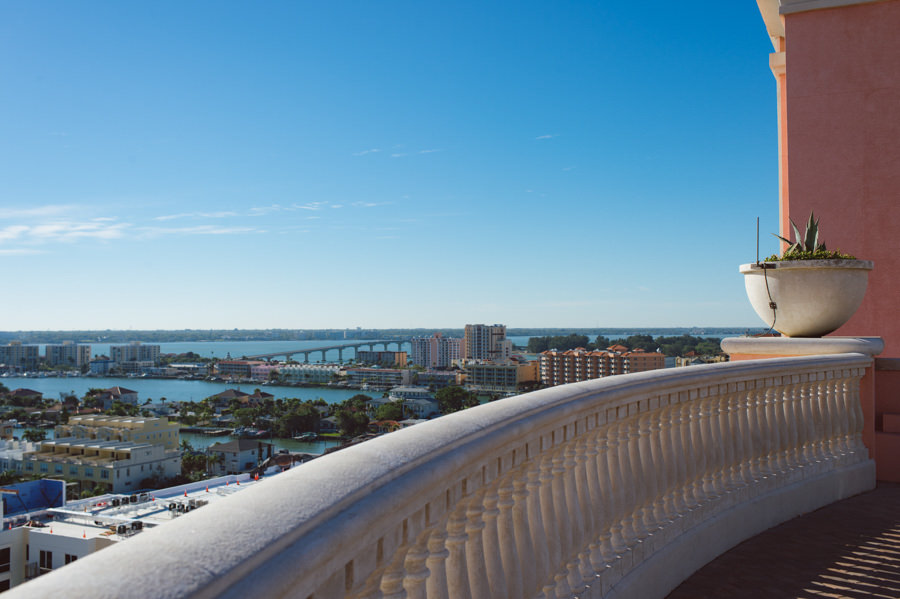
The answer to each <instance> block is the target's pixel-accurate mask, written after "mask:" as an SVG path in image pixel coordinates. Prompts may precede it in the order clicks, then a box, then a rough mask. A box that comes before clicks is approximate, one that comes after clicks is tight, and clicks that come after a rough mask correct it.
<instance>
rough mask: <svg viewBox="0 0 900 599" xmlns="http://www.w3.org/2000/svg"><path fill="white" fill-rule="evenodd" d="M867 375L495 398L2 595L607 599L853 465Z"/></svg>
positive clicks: (816, 365) (632, 383) (844, 360)
mask: <svg viewBox="0 0 900 599" xmlns="http://www.w3.org/2000/svg"><path fill="white" fill-rule="evenodd" d="M871 363H872V360H871V358H870V357H868V356H865V355H862V354H841V355H830V356H813V357H795V358H781V359H769V360H754V361H746V362H735V363H720V364H710V365H703V366H692V367H689V368H682V369H666V370H658V371H650V372H644V373H636V374H630V375H621V376H615V377H609V378H603V379H596V380H591V381H585V382H581V383H574V384H570V385H564V386H559V387H551V388H548V389H542V390H539V391H535V392H532V393H527V394H524V395H520V396H516V397H512V398H508V399H504V400H500V401H497V402H493V403H490V404H486V405H483V406H479V407H477V408H472V409H469V410H466V411H463V412H459V413H456V414H451V415H449V416H444V417H441V418H439V419H436V420H432V421H429V422H426V423H422V424H418V425H415V426H414V427H410V428H407V429H403V430H400V431H396V432H394V433H391V434H389V435H385V436H382V437H379V438H376V439H373V440H371V441H367V442H365V443H362V444H359V445H356V446H353V447H350V448H347V449H344V450H341V451H339V452H335V453H333V454H330V455H327V456H323V457H322V458H319V459H316V460H313V461H311V462H309V463H307V464H304V465H303V466H301V467H298V468H295V469H293V470H291V471H289V472H286V473H284V474H281V475H279V476H277V477H273V478H272V479H270V480H267V481H265V482H264V483H261V484H259V485H256V486H254V487H252V488H249V489H246V490H244V491H242V492H241V493H239V494H236V495H234V496H233V497H230V498H228V500H227V501H220V502H217V503H215V504H212V505H210V506H207V507H205V508H203V509H201V510H197V511H195V512H192V513H191V514H190V515H188V516H184V517H182V518H179V519H178V520H175V521H173V522H171V523H168V524H166V525H165V526H162V527H157V528H155V529H154V530H151V531H148V532H144V533H142V534H141V535H139V536H137V537H136V538H134V539H131V540H128V541H127V542H123V543H120V544H118V545H116V546H114V547H111V548H109V549H105V550H104V551H102V552H99V553H97V554H94V555H92V556H90V557H89V558H87V559H83V560H79V561H78V562H77V563H76V564H72V565H70V566H66V567H65V568H63V569H62V570H60V571H59V572H54V573H53V574H52V575H49V576H44V577H41V578H40V579H38V580H36V581H33V582H29V583H28V586H27V587H25V588H23V589H21V592H22V593H23V596H24V593H28V594H29V595H28V596H31V597H34V596H43V595H44V594H46V595H47V596H49V595H51V594H54V593H58V592H60V591H61V590H64V591H65V592H66V594H67V595H68V596H78V595H79V594H84V595H88V594H90V595H91V596H95V597H101V596H110V597H112V596H116V597H128V596H142V595H145V594H146V592H147V591H148V590H150V589H152V591H153V593H154V594H155V595H156V596H161V597H185V596H191V597H213V596H235V597H242V596H245V595H253V596H266V597H279V596H296V597H314V598H319V597H335V596H349V597H404V596H405V597H426V596H427V597H485V598H486V597H499V596H503V597H507V596H508V597H541V596H543V597H549V596H554V597H556V596H569V595H570V596H575V595H579V596H594V597H600V596H612V595H614V594H615V593H616V592H619V591H621V590H622V589H625V588H627V584H626V583H627V582H628V581H629V580H631V579H630V578H629V576H632V577H633V576H634V573H635V572H636V571H637V570H638V569H639V568H640V567H642V565H643V564H649V563H651V562H652V561H653V560H654V559H662V558H661V557H659V556H665V555H667V554H666V551H670V552H671V550H672V548H673V547H678V546H679V545H678V543H681V542H683V539H684V538H686V537H688V536H690V535H695V536H696V535H697V534H699V533H698V531H700V532H702V531H703V530H704V529H703V527H704V526H707V525H708V523H709V522H710V521H712V520H714V518H713V517H714V516H717V515H718V516H719V517H722V515H723V514H729V513H732V512H733V513H738V512H739V508H742V506H746V505H751V504H752V503H754V502H757V503H759V502H760V501H762V500H763V499H765V498H767V497H772V496H774V495H773V494H777V493H786V492H788V491H790V490H793V489H798V488H800V487H799V486H798V485H802V484H814V483H815V481H820V480H828V481H830V480H831V478H829V477H834V476H837V475H838V474H840V473H844V472H852V471H855V470H854V469H858V467H859V465H860V464H866V463H868V457H867V455H866V452H865V448H864V446H863V445H862V443H861V440H860V431H861V428H862V414H861V411H860V409H859V401H858V388H859V379H860V378H861V377H862V376H863V374H864V371H865V368H866V367H868V366H869V365H871ZM842 492H843V491H842ZM832 500H833V499H832ZM729 510H731V511H730V512H729ZM626 557H627V559H624V558H626ZM118 564H124V565H125V566H126V568H124V569H125V570H127V574H125V573H123V568H122V567H121V566H119V565H118ZM688 573H689V572H688ZM665 585H668V586H669V587H671V583H670V582H666V583H664V585H663V586H665ZM661 588H662V587H661ZM14 591H15V590H14ZM626 594H627V593H626ZM12 596H13V597H14V596H16V593H15V592H14V594H13V595H12Z"/></svg>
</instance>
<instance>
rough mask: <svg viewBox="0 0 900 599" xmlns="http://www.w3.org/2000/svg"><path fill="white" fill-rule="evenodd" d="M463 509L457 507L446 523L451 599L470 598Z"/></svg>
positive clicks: (448, 578)
mask: <svg viewBox="0 0 900 599" xmlns="http://www.w3.org/2000/svg"><path fill="white" fill-rule="evenodd" d="M464 503H465V502H464ZM468 539H469V535H468V534H466V515H465V507H464V505H463V506H460V507H458V508H457V509H456V510H455V511H454V512H453V513H451V514H450V518H449V520H448V521H447V540H446V542H445V544H446V546H447V550H448V551H449V552H450V555H448V556H447V590H448V592H449V594H450V596H451V597H471V596H472V591H471V590H470V588H469V568H468V564H467V562H466V541H467V540H468Z"/></svg>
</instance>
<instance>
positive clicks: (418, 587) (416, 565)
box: [403, 535, 430, 599]
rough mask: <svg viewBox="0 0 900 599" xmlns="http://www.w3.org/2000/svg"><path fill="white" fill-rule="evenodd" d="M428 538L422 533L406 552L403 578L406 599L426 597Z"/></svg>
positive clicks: (422, 598)
mask: <svg viewBox="0 0 900 599" xmlns="http://www.w3.org/2000/svg"><path fill="white" fill-rule="evenodd" d="M428 538H429V535H423V536H422V537H421V539H420V540H419V541H418V542H417V543H416V544H415V545H413V546H412V547H410V549H409V551H408V552H407V553H406V564H405V566H406V568H405V569H406V576H405V577H404V578H403V588H404V590H405V591H406V597H407V599H426V597H427V596H428V593H427V586H428V585H427V583H428V575H429V572H428V566H427V562H428V557H429V555H430V553H429V551H428Z"/></svg>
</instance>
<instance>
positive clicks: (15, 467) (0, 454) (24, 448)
mask: <svg viewBox="0 0 900 599" xmlns="http://www.w3.org/2000/svg"><path fill="white" fill-rule="evenodd" d="M8 426H9V428H10V429H11V428H12V426H11V425H10V423H8V422H4V423H3V429H4V440H3V441H2V442H0V472H4V471H6V470H11V471H13V472H22V456H23V455H25V453H26V452H29V451H34V450H35V449H37V443H33V442H31V441H17V440H14V439H13V438H12V434H11V432H10V436H9V437H7V436H6V435H5V433H6V428H7V427H8ZM0 497H2V495H0Z"/></svg>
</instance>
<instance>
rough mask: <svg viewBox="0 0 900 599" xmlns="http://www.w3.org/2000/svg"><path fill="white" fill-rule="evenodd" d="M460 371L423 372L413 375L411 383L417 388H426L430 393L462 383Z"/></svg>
mask: <svg viewBox="0 0 900 599" xmlns="http://www.w3.org/2000/svg"><path fill="white" fill-rule="evenodd" d="M461 375H462V371H460V370H425V371H423V372H416V373H413V383H415V384H416V385H418V386H419V387H427V388H429V389H431V390H432V391H437V390H438V389H443V388H445V387H453V386H455V385H459V384H460V383H461V382H462V379H461Z"/></svg>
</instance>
